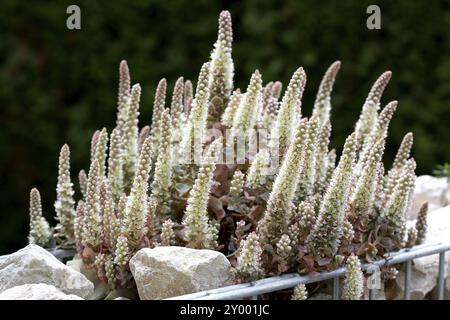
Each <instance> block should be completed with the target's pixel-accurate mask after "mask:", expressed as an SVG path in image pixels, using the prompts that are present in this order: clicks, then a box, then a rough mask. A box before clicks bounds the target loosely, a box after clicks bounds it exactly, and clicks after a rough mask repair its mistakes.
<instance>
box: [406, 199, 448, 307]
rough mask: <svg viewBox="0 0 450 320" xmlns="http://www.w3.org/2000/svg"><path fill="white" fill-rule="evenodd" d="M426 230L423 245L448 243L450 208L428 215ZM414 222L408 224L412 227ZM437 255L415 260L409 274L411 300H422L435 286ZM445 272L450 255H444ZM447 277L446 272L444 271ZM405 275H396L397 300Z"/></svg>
mask: <svg viewBox="0 0 450 320" xmlns="http://www.w3.org/2000/svg"><path fill="white" fill-rule="evenodd" d="M427 221H428V228H427V234H426V238H425V242H424V244H437V243H440V242H442V243H450V206H447V207H443V208H440V209H438V210H435V211H432V212H430V213H429V214H428V219H427ZM414 224H415V221H411V222H409V225H414ZM438 264H439V255H436V254H435V255H431V256H427V257H423V258H419V259H415V260H414V263H413V267H412V270H411V271H412V273H411V298H412V299H423V298H424V297H425V295H427V294H428V293H429V292H431V291H432V290H433V288H434V287H435V286H436V279H437V276H438ZM446 270H450V253H447V254H446ZM446 275H447V276H448V271H446ZM404 279H405V274H404V272H403V271H400V272H399V274H398V275H397V284H398V286H399V292H398V295H397V298H398V299H400V298H401V297H402V296H403V289H404Z"/></svg>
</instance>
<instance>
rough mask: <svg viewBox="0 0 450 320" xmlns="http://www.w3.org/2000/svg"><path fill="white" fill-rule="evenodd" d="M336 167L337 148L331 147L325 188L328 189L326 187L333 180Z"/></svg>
mask: <svg viewBox="0 0 450 320" xmlns="http://www.w3.org/2000/svg"><path fill="white" fill-rule="evenodd" d="M335 168H336V150H335V149H331V150H330V152H328V164H327V173H326V175H325V182H324V185H323V190H326V188H328V185H329V184H330V182H331V178H333V173H334V169H335Z"/></svg>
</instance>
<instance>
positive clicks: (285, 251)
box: [276, 234, 292, 273]
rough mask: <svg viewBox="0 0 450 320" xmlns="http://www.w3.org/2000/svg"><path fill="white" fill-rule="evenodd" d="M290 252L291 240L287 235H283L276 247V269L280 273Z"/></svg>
mask: <svg viewBox="0 0 450 320" xmlns="http://www.w3.org/2000/svg"><path fill="white" fill-rule="evenodd" d="M291 252H292V247H291V239H290V238H289V236H288V235H287V234H283V235H282V236H281V238H280V240H278V242H277V245H276V255H277V257H278V263H279V266H278V269H279V272H280V273H281V272H283V271H284V269H285V267H286V266H287V264H288V259H289V256H290V255H291Z"/></svg>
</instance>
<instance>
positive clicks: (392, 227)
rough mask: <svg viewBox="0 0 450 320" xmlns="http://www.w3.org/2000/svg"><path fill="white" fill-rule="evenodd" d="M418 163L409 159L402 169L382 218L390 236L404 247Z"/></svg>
mask: <svg viewBox="0 0 450 320" xmlns="http://www.w3.org/2000/svg"><path fill="white" fill-rule="evenodd" d="M415 169H416V162H415V161H414V159H409V160H408V161H407V162H406V164H405V165H404V167H403V169H402V173H401V175H400V178H399V180H398V183H397V184H396V186H395V187H394V190H393V192H392V196H391V197H390V198H389V200H388V201H387V203H386V205H385V207H384V208H383V211H382V212H381V217H382V218H384V219H385V220H386V222H387V225H388V235H389V236H391V237H392V238H393V240H394V241H396V242H397V244H399V245H402V244H403V241H404V238H405V232H406V213H407V210H408V209H409V204H410V197H411V194H412V192H413V191H414V181H415V174H414V170H415Z"/></svg>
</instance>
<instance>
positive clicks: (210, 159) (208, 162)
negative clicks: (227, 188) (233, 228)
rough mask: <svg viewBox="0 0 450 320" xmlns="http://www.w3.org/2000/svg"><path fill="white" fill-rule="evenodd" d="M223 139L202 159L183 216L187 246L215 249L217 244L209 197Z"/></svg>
mask: <svg viewBox="0 0 450 320" xmlns="http://www.w3.org/2000/svg"><path fill="white" fill-rule="evenodd" d="M221 146H222V139H218V140H214V142H213V143H212V144H211V145H210V146H209V149H208V151H207V154H206V155H205V157H204V159H202V164H201V167H200V169H199V172H198V176H197V179H196V180H195V183H194V186H193V187H192V189H191V191H190V193H189V199H188V205H187V208H186V212H185V214H184V217H183V225H184V228H185V229H184V230H185V239H186V241H187V242H188V243H187V246H188V247H190V248H195V249H214V248H215V247H216V246H217V243H216V239H217V233H218V230H216V227H215V225H214V224H213V221H210V220H209V217H208V211H207V208H208V199H209V192H210V189H211V185H212V181H213V172H214V169H215V167H216V165H215V164H216V161H217V158H218V156H219V155H221V154H222V150H221Z"/></svg>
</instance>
